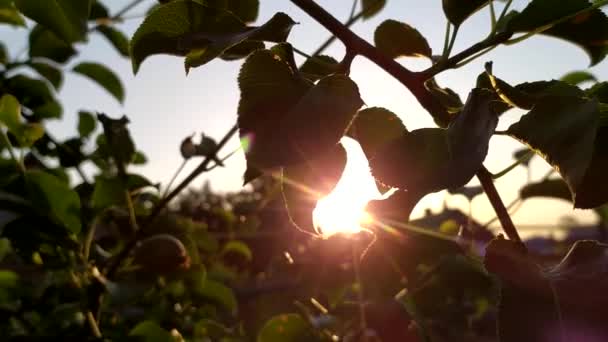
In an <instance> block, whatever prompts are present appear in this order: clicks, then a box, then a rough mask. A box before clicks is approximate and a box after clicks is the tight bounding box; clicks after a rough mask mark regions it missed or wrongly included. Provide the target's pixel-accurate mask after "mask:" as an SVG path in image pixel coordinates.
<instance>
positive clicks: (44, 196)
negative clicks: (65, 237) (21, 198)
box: [25, 170, 80, 234]
mask: <svg viewBox="0 0 608 342" xmlns="http://www.w3.org/2000/svg"><path fill="white" fill-rule="evenodd" d="M25 184H26V185H25V186H26V190H27V194H28V197H29V200H30V201H32V203H34V205H36V206H37V207H38V208H40V210H46V211H47V212H48V213H49V215H50V216H51V217H52V218H54V219H56V220H57V221H58V222H59V223H61V224H62V225H63V226H65V227H66V228H67V229H68V230H69V231H70V232H72V233H74V234H77V233H78V232H80V197H78V194H77V193H76V192H75V191H73V190H72V189H70V188H69V185H68V184H66V183H65V182H63V181H62V180H60V179H58V178H57V177H55V176H53V175H51V174H48V173H46V172H43V171H37V170H32V171H27V172H26V173H25Z"/></svg>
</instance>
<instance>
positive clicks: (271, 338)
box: [256, 313, 314, 342]
mask: <svg viewBox="0 0 608 342" xmlns="http://www.w3.org/2000/svg"><path fill="white" fill-rule="evenodd" d="M310 332H311V328H310V326H309V324H308V322H307V321H306V320H305V319H304V318H303V317H302V316H300V315H299V314H295V313H290V314H282V315H279V316H275V317H273V318H271V319H270V320H268V321H267V322H266V323H265V324H264V326H263V327H262V329H261V330H260V332H259V333H258V337H257V340H256V341H257V342H300V341H313V340H314V338H313V336H311V333H310Z"/></svg>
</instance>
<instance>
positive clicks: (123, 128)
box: [97, 114, 135, 172]
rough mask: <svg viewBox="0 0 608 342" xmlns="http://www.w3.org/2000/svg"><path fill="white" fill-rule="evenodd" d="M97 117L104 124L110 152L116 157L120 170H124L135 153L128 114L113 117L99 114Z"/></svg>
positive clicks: (115, 160)
mask: <svg viewBox="0 0 608 342" xmlns="http://www.w3.org/2000/svg"><path fill="white" fill-rule="evenodd" d="M97 119H98V120H99V122H101V125H102V126H103V132H104V137H105V140H106V144H107V147H108V151H109V153H110V154H111V156H112V157H113V158H114V162H115V163H116V165H117V167H118V168H119V171H120V172H124V168H125V166H126V165H127V164H129V163H130V162H131V161H132V160H133V154H135V144H134V143H133V139H132V138H131V133H130V132H129V129H128V128H127V125H128V124H129V119H127V117H126V116H123V117H121V118H120V119H111V118H109V117H108V116H106V115H105V114H97Z"/></svg>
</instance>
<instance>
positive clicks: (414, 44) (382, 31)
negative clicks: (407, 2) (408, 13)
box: [374, 20, 432, 58]
mask: <svg viewBox="0 0 608 342" xmlns="http://www.w3.org/2000/svg"><path fill="white" fill-rule="evenodd" d="M374 42H375V43H376V47H377V48H378V49H379V50H380V51H382V52H383V53H384V54H385V55H387V56H388V57H391V58H397V57H400V56H409V57H421V56H422V57H429V58H430V57H431V55H432V51H431V47H430V46H429V43H428V42H427V41H426V39H425V38H424V37H423V36H422V35H421V34H420V32H418V30H416V29H415V28H413V27H411V26H410V25H408V24H405V23H401V22H398V21H396V20H386V21H385V22H383V23H382V24H380V26H378V28H377V29H376V32H375V33H374Z"/></svg>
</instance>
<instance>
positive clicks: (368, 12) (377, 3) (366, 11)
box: [361, 0, 386, 19]
mask: <svg viewBox="0 0 608 342" xmlns="http://www.w3.org/2000/svg"><path fill="white" fill-rule="evenodd" d="M361 6H362V9H361V10H362V13H363V18H364V19H369V18H371V17H373V16H375V15H376V14H378V13H380V11H382V9H383V8H384V6H386V0H363V1H362V2H361Z"/></svg>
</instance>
